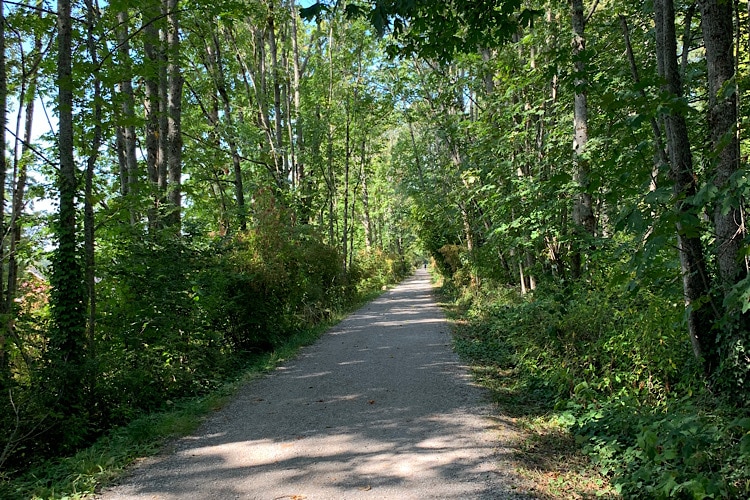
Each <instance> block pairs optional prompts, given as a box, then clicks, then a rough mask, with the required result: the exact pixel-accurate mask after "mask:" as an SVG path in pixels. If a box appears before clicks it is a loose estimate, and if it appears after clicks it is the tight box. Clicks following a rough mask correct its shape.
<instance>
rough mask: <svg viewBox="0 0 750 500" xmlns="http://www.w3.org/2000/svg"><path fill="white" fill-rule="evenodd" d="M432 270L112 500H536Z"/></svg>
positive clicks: (326, 340)
mask: <svg viewBox="0 0 750 500" xmlns="http://www.w3.org/2000/svg"><path fill="white" fill-rule="evenodd" d="M431 293H432V291H431V286H430V282H429V276H428V275H427V272H426V271H424V270H421V269H420V270H419V271H418V272H417V273H416V274H415V275H414V276H412V277H411V278H409V279H408V280H406V281H404V282H403V283H401V285H399V286H398V287H396V288H394V289H393V290H391V291H390V292H388V293H385V294H384V295H382V296H381V297H380V298H378V299H377V300H375V301H373V302H370V303H369V304H367V305H365V306H364V307H362V308H361V309H359V310H358V311H357V312H355V313H354V314H352V315H351V316H349V317H348V318H347V319H346V320H344V321H343V322H341V323H339V324H338V325H337V326H336V327H334V328H333V329H331V330H330V331H329V332H328V333H327V334H326V335H324V336H323V338H321V339H320V340H319V341H318V342H317V343H316V344H314V345H312V346H309V347H307V348H305V349H303V350H302V351H301V353H300V355H299V356H298V357H297V358H296V359H294V360H291V361H289V362H287V363H286V364H285V365H284V366H281V367H279V368H278V369H277V370H276V371H274V372H273V373H272V374H270V375H269V376H267V377H264V378H262V379H259V380H256V381H253V382H251V383H249V384H248V385H247V386H245V387H244V388H243V389H242V390H241V391H240V393H239V395H238V397H237V399H236V400H235V401H233V402H232V403H230V404H229V405H227V407H225V408H224V409H223V410H221V411H220V412H217V413H216V414H215V415H213V416H212V417H211V418H210V419H209V420H207V421H206V422H205V424H204V425H203V426H202V427H201V428H200V429H199V431H198V433H197V434H196V435H195V436H191V437H187V438H183V439H181V440H179V441H178V442H177V443H176V444H175V446H174V449H173V450H172V452H171V453H169V454H166V455H164V456H160V457H157V458H156V459H151V460H148V461H147V462H146V463H144V464H143V465H142V466H140V467H138V468H136V469H135V470H134V471H133V473H132V474H131V475H130V476H129V477H128V478H126V479H124V480H123V482H122V484H120V485H119V486H116V487H114V488H112V489H110V490H107V491H105V492H104V493H103V494H102V495H101V496H100V497H99V498H102V499H105V500H114V499H178V498H179V499H184V498H199V499H202V498H205V499H234V498H242V499H251V498H252V499H263V500H280V499H290V500H302V499H306V500H318V499H394V500H395V499H399V500H400V499H424V498H441V499H474V498H477V499H503V498H525V497H524V496H523V495H522V494H521V493H517V492H516V491H518V490H516V487H517V486H518V485H519V484H521V483H520V482H519V480H518V479H517V478H515V476H514V475H513V474H512V472H510V471H509V467H508V466H507V463H509V462H508V455H509V454H510V452H511V450H510V446H511V445H510V444H508V443H510V442H511V441H512V440H513V438H514V431H513V430H512V429H511V428H510V427H509V426H508V425H507V424H505V423H504V422H502V421H501V420H499V419H497V418H495V419H493V418H491V415H490V413H491V406H490V404H489V403H488V402H487V401H486V399H485V398H484V393H483V391H482V390H481V389H479V388H477V387H475V386H473V385H472V384H471V380H470V376H469V374H468V372H467V370H466V368H465V367H463V366H462V365H461V364H460V362H459V360H458V358H457V356H456V355H455V354H454V353H453V352H452V350H451V339H450V334H449V328H448V325H447V324H446V321H445V318H444V316H443V314H442V311H441V310H440V308H439V307H438V306H437V305H436V304H435V301H434V299H433V297H432V294H431Z"/></svg>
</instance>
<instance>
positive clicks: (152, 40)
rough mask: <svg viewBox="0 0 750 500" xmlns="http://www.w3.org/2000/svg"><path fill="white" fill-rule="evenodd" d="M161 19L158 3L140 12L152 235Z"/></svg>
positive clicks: (157, 221) (156, 199) (156, 181)
mask: <svg viewBox="0 0 750 500" xmlns="http://www.w3.org/2000/svg"><path fill="white" fill-rule="evenodd" d="M159 15H160V11H159V4H158V0H151V2H150V4H149V5H148V6H147V7H145V8H144V10H143V16H144V19H143V22H144V24H145V25H144V27H143V34H144V38H143V51H144V53H145V56H146V57H145V59H146V63H147V64H146V75H145V76H144V87H145V91H146V96H145V103H144V108H145V111H146V167H147V169H148V179H149V181H150V183H151V189H152V191H153V197H154V204H153V206H152V207H151V208H150V209H149V210H148V212H147V216H148V219H149V230H151V231H153V230H154V229H156V228H157V227H158V226H159V225H160V215H159V210H158V209H159V203H160V194H159V156H160V155H159V152H160V149H161V148H160V140H159V137H160V134H161V132H162V130H161V120H160V109H161V105H160V98H161V95H160V92H159V68H160V67H161V64H162V61H161V56H160V42H159V28H158V24H157V21H156V20H157V19H158V17H159Z"/></svg>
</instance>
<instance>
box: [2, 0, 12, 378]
mask: <svg viewBox="0 0 750 500" xmlns="http://www.w3.org/2000/svg"><path fill="white" fill-rule="evenodd" d="M7 109H8V76H7V74H6V72H5V3H4V2H3V0H0V127H1V128H2V133H1V134H0V181H1V182H2V183H0V191H2V193H0V235H2V234H3V230H4V228H3V221H4V218H5V216H4V214H5V194H4V193H5V189H4V186H5V171H6V169H7V164H6V159H5V147H6V144H5V125H6V123H7V122H8V118H7ZM0 256H2V246H1V244H0ZM0 267H1V266H0ZM9 273H10V271H9ZM2 288H3V286H2V270H0V302H2V305H0V310H2V311H5V310H9V309H10V303H6V302H4V301H3V296H2ZM5 331H6V328H5V325H2V324H0V390H2V391H3V392H5V388H6V387H7V384H8V383H9V382H10V364H9V359H8V356H7V355H6V349H5V345H6V336H5Z"/></svg>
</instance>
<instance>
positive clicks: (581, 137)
mask: <svg viewBox="0 0 750 500" xmlns="http://www.w3.org/2000/svg"><path fill="white" fill-rule="evenodd" d="M571 5H572V9H571V13H572V24H573V60H574V61H575V79H574V85H575V97H574V107H573V122H574V128H575V134H574V140H573V153H574V155H575V158H576V171H575V182H576V184H577V185H578V190H579V193H578V196H577V197H576V201H575V206H574V208H573V223H574V225H575V231H576V233H577V234H578V236H579V237H578V238H577V239H578V240H579V241H578V242H576V248H575V249H574V252H573V255H572V262H571V268H572V274H573V278H579V277H580V276H581V267H582V258H581V249H580V246H581V242H580V240H581V239H582V238H585V237H586V236H593V235H594V232H595V231H596V219H595V218H594V211H593V208H592V199H591V194H590V193H588V187H589V165H588V160H587V159H586V157H585V153H586V144H587V143H588V139H589V130H588V102H587V94H586V93H587V89H586V87H587V85H588V82H587V78H586V62H585V57H586V54H585V50H586V38H585V28H586V18H585V13H584V12H583V0H572V3H571Z"/></svg>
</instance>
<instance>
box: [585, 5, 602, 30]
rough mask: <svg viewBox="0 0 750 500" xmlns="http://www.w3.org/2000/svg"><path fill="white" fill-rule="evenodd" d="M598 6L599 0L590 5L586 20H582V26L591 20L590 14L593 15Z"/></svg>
mask: <svg viewBox="0 0 750 500" xmlns="http://www.w3.org/2000/svg"><path fill="white" fill-rule="evenodd" d="M598 6H599V0H596V1H595V2H594V5H592V6H591V10H590V11H589V15H588V16H586V20H585V21H584V22H583V24H584V26H585V25H587V24H588V23H589V21H590V20H591V16H593V15H594V12H596V8H597V7H598Z"/></svg>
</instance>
